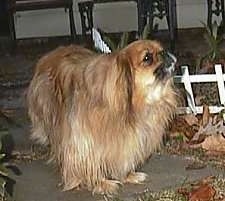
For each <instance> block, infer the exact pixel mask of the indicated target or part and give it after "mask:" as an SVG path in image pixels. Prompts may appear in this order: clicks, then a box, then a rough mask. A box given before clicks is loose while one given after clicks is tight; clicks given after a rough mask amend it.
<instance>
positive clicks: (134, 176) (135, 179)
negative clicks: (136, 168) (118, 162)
mask: <svg viewBox="0 0 225 201" xmlns="http://www.w3.org/2000/svg"><path fill="white" fill-rule="evenodd" d="M147 178H148V175H147V174H146V173H144V172H131V173H129V174H128V176H127V178H126V179H125V181H124V182H125V183H132V184H143V183H144V182H145V181H146V180H147Z"/></svg>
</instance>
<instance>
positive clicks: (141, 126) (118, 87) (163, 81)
mask: <svg viewBox="0 0 225 201" xmlns="http://www.w3.org/2000/svg"><path fill="white" fill-rule="evenodd" d="M175 62H176V61H175V57H174V56H172V55H171V54H170V53H168V52H166V51H164V50H163V49H162V47H161V45H160V44H159V43H158V42H156V41H148V40H140V41H135V42H133V43H131V44H130V45H128V46H127V47H126V48H124V49H122V50H120V51H118V52H114V53H111V54H97V53H95V52H92V51H90V50H87V49H85V48H82V47H78V46H74V45H71V46H68V47H59V48H58V49H56V50H55V51H53V52H50V53H49V54H47V55H46V56H44V57H43V58H41V59H40V61H39V62H38V64H37V66H36V72H35V75H34V77H33V79H32V81H31V84H30V87H29V90H28V106H29V116H30V118H31V121H32V126H33V129H32V138H33V139H36V140H37V141H38V142H40V143H41V144H44V145H50V148H51V157H52V159H53V160H54V161H56V162H57V164H58V165H59V167H60V170H61V173H62V179H63V184H64V189H65V190H69V189H73V188H76V187H85V188H88V189H89V190H92V191H93V192H97V193H106V194H108V193H109V194H110V193H114V192H115V191H117V190H118V187H119V186H120V184H122V183H125V182H131V183H142V182H143V181H144V180H145V179H146V176H147V175H146V174H145V173H141V172H135V170H136V168H137V167H138V166H139V165H141V164H143V163H144V161H145V160H146V159H148V157H149V156H150V154H151V153H152V152H153V151H154V150H156V149H157V148H158V147H159V145H160V143H161V141H162V135H163V133H164V131H165V128H166V126H167V124H168V123H169V120H170V119H171V117H172V116H173V114H174V111H175V108H176V94H175V92H174V89H173V82H172V78H171V73H172V71H173V68H174V63H175Z"/></svg>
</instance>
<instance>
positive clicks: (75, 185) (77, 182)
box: [60, 179, 81, 191]
mask: <svg viewBox="0 0 225 201" xmlns="http://www.w3.org/2000/svg"><path fill="white" fill-rule="evenodd" d="M80 184H81V180H79V179H74V180H71V181H69V182H67V183H66V184H63V183H62V184H60V185H62V186H63V191H69V190H72V189H79V188H80Z"/></svg>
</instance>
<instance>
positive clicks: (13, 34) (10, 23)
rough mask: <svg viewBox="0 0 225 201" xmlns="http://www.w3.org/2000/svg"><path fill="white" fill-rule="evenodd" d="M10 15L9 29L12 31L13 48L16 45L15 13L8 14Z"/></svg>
mask: <svg viewBox="0 0 225 201" xmlns="http://www.w3.org/2000/svg"><path fill="white" fill-rule="evenodd" d="M8 17H9V31H10V38H11V43H12V48H15V47H16V30H15V23H14V15H13V13H11V12H10V13H9V14H8Z"/></svg>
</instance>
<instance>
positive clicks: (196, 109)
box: [174, 64, 225, 114]
mask: <svg viewBox="0 0 225 201" xmlns="http://www.w3.org/2000/svg"><path fill="white" fill-rule="evenodd" d="M181 70H182V75H176V76H174V82H175V83H183V84H184V88H185V90H186V92H187V93H186V94H187V95H186V98H187V103H188V107H180V108H178V113H194V114H200V113H202V112H203V106H196V104H195V98H194V95H193V90H192V86H191V84H192V83H206V82H208V83H209V82H217V86H218V92H219V99H220V105H221V106H209V110H210V113H219V112H220V111H221V110H222V109H224V105H225V85H224V81H225V74H223V72H222V65H221V64H216V65H215V72H216V74H199V75H190V74H189V71H188V66H182V67H181Z"/></svg>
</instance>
